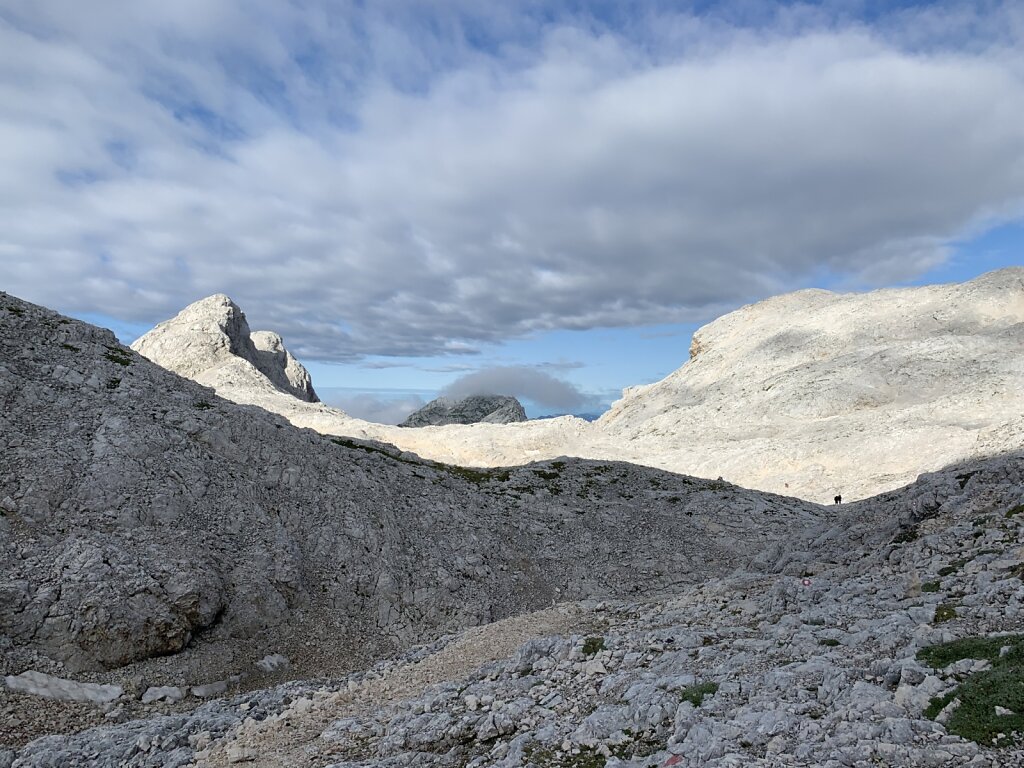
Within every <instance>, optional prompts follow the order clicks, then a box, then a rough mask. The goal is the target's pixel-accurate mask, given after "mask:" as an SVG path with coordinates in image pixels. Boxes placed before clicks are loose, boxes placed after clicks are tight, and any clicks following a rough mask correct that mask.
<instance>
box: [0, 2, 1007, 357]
mask: <svg viewBox="0 0 1024 768" xmlns="http://www.w3.org/2000/svg"><path fill="white" fill-rule="evenodd" d="M45 5H46V10H44V9H42V5H41V4H38V3H27V2H26V3H13V4H11V7H12V8H13V9H14V10H13V11H10V10H9V11H7V12H6V15H5V16H2V17H0V18H4V19H6V20H7V21H8V22H9V23H8V24H2V23H0V48H2V49H3V50H4V51H5V53H6V54H7V55H5V56H4V57H3V62H2V64H0V77H2V78H3V81H4V82H5V83H8V84H9V85H7V86H6V87H5V91H4V98H3V100H2V101H0V163H3V167H4V169H5V172H4V174H3V176H2V178H0V233H2V234H0V262H2V264H3V278H4V288H5V289H6V290H8V291H11V292H13V293H16V294H20V295H22V296H24V297H25V298H28V299H31V300H35V301H39V302H42V303H45V304H49V305H51V306H56V307H58V308H60V309H63V310H65V311H77V312H102V313H105V314H107V315H112V316H115V317H118V318H119V319H121V320H124V321H131V322H151V323H153V322H156V321H159V320H161V319H164V318H165V317H167V316H168V315H170V314H173V313H174V312H176V311H177V310H178V309H180V307H181V306H183V305H184V304H186V303H188V302H189V301H192V300H194V299H196V298H199V297H201V296H203V295H208V294H210V293H214V292H217V291H223V292H226V293H228V294H230V295H231V296H232V297H233V298H234V299H235V300H236V301H238V302H239V303H240V304H241V305H242V306H243V307H244V308H245V309H246V312H247V313H248V314H249V316H250V320H251V323H252V324H253V327H269V328H274V329H276V330H279V331H280V332H281V333H282V334H284V335H285V337H286V338H288V340H289V346H290V347H291V348H292V349H293V350H294V351H295V353H296V354H298V355H300V356H301V357H304V358H307V359H320V360H339V361H340V360H352V359H358V358H360V357H362V356H365V355H383V356H422V355H438V354H449V355H472V354H474V353H475V352H477V350H478V349H479V348H480V346H481V345H482V344H486V343H488V342H495V341H500V340H503V339H507V338H510V337H515V336H522V335H526V334H530V333H533V332H537V331H543V330H547V329H554V328H576V329H585V328H592V327H601V326H628V325H643V324H652V323H669V322H693V321H698V320H706V319H708V318H709V317H711V316H713V315H715V314H717V313H718V312H720V311H722V310H726V309H729V308H732V307H734V306H735V305H736V304H738V303H741V302H745V301H749V300H752V299H756V298H759V297H762V296H765V295H768V294H771V293H774V292H777V291H779V290H783V289H790V288H793V287H795V286H800V285H804V284H809V283H811V282H813V281H814V280H816V279H819V276H820V275H821V274H823V273H826V274H831V275H834V276H835V279H836V280H837V281H840V282H845V283H848V284H852V285H858V286H862V285H874V284H885V283H888V282H892V281H899V280H905V279H908V278H911V277H913V276H914V275H917V274H920V273H922V272H923V271H925V270H927V269H928V268H929V267H930V266H932V265H934V264H936V263H938V262H940V261H941V260H942V259H943V258H945V256H946V253H947V250H946V249H947V248H948V244H949V242H950V241H951V240H952V239H955V238H956V237H957V236H959V235H961V234H962V233H964V232H965V231H968V230H969V229H970V228H972V227H978V226H982V225H984V224H985V223H993V222H998V221H1003V220H1009V219H1013V218H1018V217H1020V216H1021V215H1022V214H1024V124H1022V122H1021V120H1020V115H1021V114H1024V73H1022V71H1021V67H1020V64H1019V60H1018V58H1017V57H1014V56H1013V55H1012V51H1013V44H1014V43H1015V42H1017V43H1019V42H1020V41H1019V39H1017V38H1013V39H1007V37H1006V36H1007V35H1013V34H1017V35H1018V37H1019V30H1020V29H1021V24H1020V16H1019V13H1018V12H1016V11H1014V10H1013V6H1011V5H1007V6H1004V7H1002V8H1001V9H997V11H993V12H992V13H990V14H989V15H990V16H992V17H994V18H996V19H997V20H996V21H992V20H989V21H983V20H980V19H981V15H979V14H975V15H973V16H970V17H969V18H968V19H967V21H964V19H963V18H962V14H961V15H956V14H954V15H952V16H951V15H949V14H945V15H944V14H943V13H940V12H934V13H930V14H929V13H925V12H920V13H914V14H904V15H899V16H895V17H893V18H892V19H888V20H887V21H886V23H885V24H884V25H881V26H880V27H879V28H878V29H877V30H875V31H870V30H867V29H866V28H864V27H863V26H862V25H852V24H851V25H843V24H832V23H829V21H828V20H827V19H824V20H823V19H822V18H820V14H819V15H815V14H811V13H809V12H807V13H805V14H803V15H799V14H798V15H796V16H794V15H792V14H791V15H786V16H783V15H780V16H779V17H778V19H777V20H776V24H777V26H776V27H774V28H771V29H768V30H763V29H762V30H760V31H758V30H754V29H750V28H744V27H742V25H739V26H737V25H735V24H733V23H732V22H731V21H729V17H719V18H713V19H709V18H703V17H700V18H699V17H694V16H685V15H677V16H666V15H664V14H658V13H651V14H648V15H641V16H639V17H638V18H641V19H643V22H642V23H641V22H638V23H637V24H636V25H635V26H633V27H630V28H629V29H626V30H624V31H623V32H622V33H616V32H613V31H610V30H607V29H602V28H600V25H599V24H598V23H596V22H594V21H593V20H592V19H590V20H574V19H571V18H567V17H566V18H562V19H561V20H560V21H559V23H555V24H550V25H547V26H544V25H541V24H539V23H537V21H536V18H534V17H533V16H531V15H530V14H529V13H526V14H518V15H517V14H515V13H511V12H509V11H506V10H502V8H501V7H500V6H499V4H481V8H483V10H479V11H474V10H473V8H474V7H475V6H474V5H473V4H469V3H457V4H453V5H452V6H451V7H452V8H454V10H453V11H451V12H450V13H447V14H444V15H443V16H442V17H440V18H441V21H442V22H443V23H440V22H439V23H437V24H435V25H433V26H425V25H422V24H420V22H421V21H422V19H421V18H420V17H418V16H416V15H415V14H412V15H409V14H404V15H401V14H400V16H399V19H400V20H399V22H396V23H388V22H385V21H384V20H383V19H382V17H381V15H380V14H377V15H374V13H373V12H369V11H367V12H362V11H358V9H356V8H355V7H354V6H353V7H352V8H350V9H349V10H350V11H351V13H348V14H346V13H341V12H334V13H332V12H331V10H330V8H331V6H329V5H327V4H322V5H321V4H317V3H312V4H310V6H309V7H308V8H306V9H305V10H304V11H303V12H302V13H300V12H298V11H297V10H296V9H294V8H293V7H292V6H290V5H287V4H279V3H270V2H264V3H261V4H259V5H253V6H251V7H250V6H246V8H247V9H248V10H249V12H243V10H242V6H241V5H240V4H238V3H233V2H226V1H225V0H220V1H218V2H210V3H204V4H203V6H202V12H198V11H197V12H194V13H193V12H189V13H186V12H184V11H178V10H175V8H176V6H175V4H170V5H169V6H168V4H159V3H140V4H138V5H137V6H136V5H134V4H133V5H132V8H131V9H128V10H126V11H124V12H122V11H118V13H117V15H116V16H114V15H108V14H104V13H102V12H100V11H97V10H96V9H94V8H92V7H86V5H85V4H80V3H70V2H69V3H63V4H62V3H52V4H45ZM739 5H742V4H739ZM739 5H738V6H737V7H739ZM189 7H190V8H192V6H189ZM334 7H335V8H336V7H337V6H334ZM527 7H528V8H529V9H535V6H534V5H528V6H527ZM122 10H123V9H122ZM193 10H195V8H193ZM0 13H3V12H0ZM410 13H411V12H410ZM44 14H46V15H45V16H44ZM998 19H1002V20H1003V23H1002V24H1001V25H1000V24H999V23H998ZM954 22H955V23H954ZM968 22H969V23H968ZM417 24H420V26H417ZM473 24H475V25H476V26H477V27H478V28H483V29H487V30H489V31H491V32H492V33H493V34H494V35H495V36H496V39H499V40H505V39H508V40H510V41H512V43H513V44H510V45H508V46H505V47H502V46H493V48H494V50H496V51H497V53H495V52H494V51H487V50H479V49H475V48H473V47H472V46H471V45H470V44H469V43H467V39H468V38H467V34H466V32H465V27H464V26H460V25H466V26H469V25H473ZM961 29H969V30H971V31H972V33H973V34H976V35H989V37H987V38H985V37H983V38H980V39H978V38H975V39H972V40H970V41H969V44H964V43H963V41H962V40H958V41H957V45H956V47H951V44H950V43H949V38H951V37H952V36H953V33H952V31H951V30H961ZM438 30H440V31H438ZM911 30H913V33H911ZM922 30H924V31H922ZM929 30H931V31H929ZM1013 30H1018V32H1017V33H1014V32H1013ZM926 32H927V34H926ZM928 35H930V37H929V36H928ZM298 51H315V52H318V55H319V56H320V58H321V59H322V61H321V65H320V66H319V67H312V68H311V67H310V65H308V64H307V65H305V66H303V65H300V64H299V63H298V59H299V58H300V57H297V56H296V55H295V54H296V52H298ZM336 52H344V53H336ZM339 105H343V106H339ZM70 180H73V183H70Z"/></svg>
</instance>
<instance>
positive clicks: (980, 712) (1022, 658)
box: [917, 635, 1024, 747]
mask: <svg viewBox="0 0 1024 768" xmlns="http://www.w3.org/2000/svg"><path fill="white" fill-rule="evenodd" d="M1006 646H1009V647H1010V651H1009V652H1008V653H1007V654H1005V655H1004V656H1000V655H999V652H1000V650H1001V649H1002V648H1004V647H1006ZM917 657H918V658H919V659H920V660H922V661H924V662H926V663H927V664H930V665H932V666H933V667H937V668H939V667H945V666H947V665H949V664H952V663H953V662H956V661H960V660H961V659H984V660H987V661H989V662H991V664H992V668H991V669H989V670H986V671H984V672H976V673H975V674H973V675H971V676H970V677H969V678H967V680H965V681H964V682H963V683H961V684H960V685H959V686H957V688H955V689H954V690H953V691H951V692H950V693H948V694H946V695H945V696H941V697H936V698H934V699H932V700H931V702H930V703H929V705H928V708H927V709H926V710H925V715H926V716H927V717H930V718H933V719H934V718H935V717H936V716H938V714H939V712H941V711H942V709H943V708H944V707H945V706H946V705H947V704H949V702H951V701H952V700H953V699H954V698H957V699H959V700H960V706H959V707H958V708H957V709H956V710H954V711H953V712H952V713H951V714H950V716H949V720H948V721H947V722H946V729H947V730H948V731H949V732H950V733H955V734H956V735H958V736H962V737H963V738H965V739H970V740H971V741H976V742H978V743H979V744H984V745H985V746H992V747H1007V746H1011V745H1012V744H1013V743H1014V739H1013V734H1018V736H1019V735H1024V635H1004V636H1002V637H965V638H963V639H961V640H954V641H953V642H951V643H943V644H941V645H932V646H929V647H927V648H922V649H921V650H920V651H918V653H917ZM997 706H998V707H1004V708H1005V709H1008V710H1010V711H1011V712H1012V713H1013V714H1010V715H997V714H996V712H995V708H996V707H997Z"/></svg>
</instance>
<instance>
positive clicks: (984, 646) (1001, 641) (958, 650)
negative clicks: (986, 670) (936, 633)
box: [917, 635, 1024, 669]
mask: <svg viewBox="0 0 1024 768" xmlns="http://www.w3.org/2000/svg"><path fill="white" fill-rule="evenodd" d="M1007 645H1009V646H1011V647H1017V646H1019V648H1020V652H1021V653H1022V654H1024V635H1003V636H1002V637H965V638H963V639H961V640H953V641H952V642H950V643H942V644H941V645H929V646H928V647H927V648H922V649H921V650H919V651H918V652H917V658H918V659H920V660H921V661H923V662H924V663H925V664H927V665H929V666H931V667H935V668H936V669H942V668H943V667H948V666H949V665H950V664H952V663H953V662H955V661H960V660H961V659H986V660H988V661H991V662H992V663H993V664H995V663H996V662H997V661H998V660H999V651H1000V649H1001V648H1003V647H1005V646H1007Z"/></svg>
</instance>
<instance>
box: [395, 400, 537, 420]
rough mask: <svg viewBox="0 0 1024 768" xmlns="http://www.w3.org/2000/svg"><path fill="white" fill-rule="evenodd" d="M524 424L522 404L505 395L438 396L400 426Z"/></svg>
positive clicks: (524, 416) (524, 412)
mask: <svg viewBox="0 0 1024 768" xmlns="http://www.w3.org/2000/svg"><path fill="white" fill-rule="evenodd" d="M519 421H526V411H525V410H524V409H523V405H522V403H520V402H519V401H518V400H516V399H515V398H514V397H509V396H508V395H469V396H468V397H464V398H462V399H453V398H448V397H439V398H437V399H436V400H431V401H430V402H429V403H427V404H426V405H424V406H423V407H422V408H420V409H419V410H418V411H415V412H414V413H412V414H410V415H409V418H407V419H406V420H405V421H403V422H402V423H401V424H399V425H398V426H400V427H440V426H445V425H447V424H512V423H515V422H519Z"/></svg>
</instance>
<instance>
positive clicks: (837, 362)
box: [596, 268, 1024, 502]
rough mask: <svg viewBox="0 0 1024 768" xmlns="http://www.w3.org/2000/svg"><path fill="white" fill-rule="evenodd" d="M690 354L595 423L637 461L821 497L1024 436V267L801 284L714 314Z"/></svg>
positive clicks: (907, 476) (859, 491)
mask: <svg viewBox="0 0 1024 768" xmlns="http://www.w3.org/2000/svg"><path fill="white" fill-rule="evenodd" d="M691 355H692V359H691V360H690V361H689V362H688V363H687V364H686V365H684V366H683V367H682V368H680V369H679V370H677V371H676V372H675V373H673V374H671V375H670V376H668V377H667V378H665V379H664V380H662V381H659V382H657V383H655V384H651V385H648V386H643V387H634V388H632V389H628V390H626V391H625V393H624V394H623V397H622V399H621V400H620V401H618V402H617V403H615V404H614V405H613V406H612V408H611V410H609V411H608V412H607V413H606V414H604V416H602V418H601V419H600V420H599V421H598V423H597V424H596V427H597V430H598V431H599V432H600V433H601V434H602V435H605V436H610V437H615V438H616V439H617V440H618V441H619V442H620V443H621V444H623V445H628V446H629V449H628V453H629V457H630V458H631V459H633V460H637V461H642V462H644V463H650V464H653V465H655V466H661V467H665V468H672V469H674V470H677V471H687V472H693V473H695V474H698V475H704V476H718V475H721V476H724V477H725V478H726V479H729V480H732V481H734V482H739V483H741V484H743V485H747V486H750V487H755V488H763V489H766V490H774V491H776V492H779V493H794V494H797V495H801V496H804V497H805V498H811V499H814V500H816V501H821V502H827V501H829V500H830V499H831V498H832V496H834V495H835V494H842V496H843V497H844V498H847V499H856V498H863V497H864V496H868V495H871V494H873V493H877V492H879V491H882V490H886V489H889V488H894V487H898V486H900V485H903V484H905V483H908V482H910V481H912V480H913V479H914V478H915V477H916V476H917V475H918V474H920V473H921V472H923V471H928V470H934V469H937V468H939V467H942V466H945V465H948V464H951V463H953V462H955V461H961V460H964V459H968V458H972V457H977V456H986V455H993V454H997V453H1000V452H1003V451H1006V450H1014V449H1017V448H1019V447H1021V446H1022V445H1024V386H1022V382H1024V268H1012V269H1005V270H1001V271H998V272H992V273H989V274H987V275H983V276H981V277H979V278H977V279H975V280H972V281H970V282H968V283H964V284H962V285H957V284H954V285H936V286H927V287H922V288H906V289H892V290H881V291H874V292H871V293H865V294H836V293H831V292H828V291H820V290H808V291H798V292H796V293H792V294H787V295H784V296H779V297H776V298H773V299H769V300H767V301H763V302H760V303H758V304H753V305H750V306H748V307H743V308H742V309H739V310H737V311H735V312H732V313H730V314H728V315H725V316H724V317H722V318H719V319H718V320H716V321H715V322H713V323H711V324H710V325H707V326H705V327H703V328H701V329H700V330H699V331H697V333H696V334H695V336H694V341H693V346H692V348H691ZM623 458H626V456H623ZM684 468H685V470H684Z"/></svg>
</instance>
